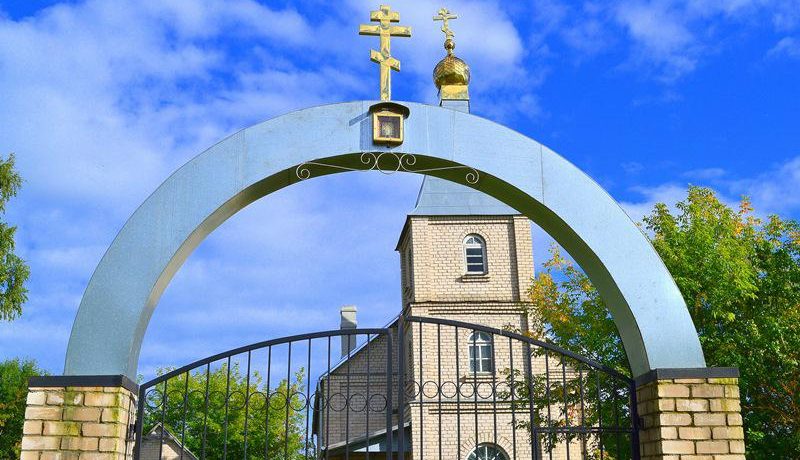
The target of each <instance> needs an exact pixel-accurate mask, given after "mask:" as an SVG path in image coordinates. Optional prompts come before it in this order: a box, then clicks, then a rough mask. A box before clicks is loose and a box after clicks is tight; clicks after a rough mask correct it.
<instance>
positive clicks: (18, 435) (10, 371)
mask: <svg viewBox="0 0 800 460" xmlns="http://www.w3.org/2000/svg"><path fill="white" fill-rule="evenodd" d="M42 373H43V372H42V371H41V370H40V369H38V368H37V367H36V363H34V362H33V361H20V360H19V359H10V360H6V361H3V362H0V458H19V455H20V443H21V442H22V424H23V423H24V422H25V405H26V400H27V396H28V379H29V378H30V377H33V376H36V375H42Z"/></svg>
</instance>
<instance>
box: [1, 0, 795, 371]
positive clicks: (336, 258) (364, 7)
mask: <svg viewBox="0 0 800 460" xmlns="http://www.w3.org/2000/svg"><path fill="white" fill-rule="evenodd" d="M391 5H392V6H393V7H394V8H395V9H397V10H399V11H400V13H401V19H402V21H401V23H403V24H407V25H411V26H412V27H413V37H412V38H411V39H398V40H395V41H394V42H393V52H394V54H395V55H396V56H397V57H398V58H399V59H400V60H401V61H402V66H403V71H402V72H401V73H400V74H395V76H394V79H393V80H394V84H395V86H394V96H395V98H397V99H400V100H413V101H422V102H427V103H435V102H436V90H435V88H434V86H433V84H432V82H431V78H430V73H431V70H432V68H433V66H434V65H435V63H436V62H437V60H438V59H440V58H441V56H442V55H443V50H442V48H441V43H442V37H441V33H440V32H439V30H438V25H437V24H435V23H433V22H432V21H431V16H432V15H433V14H434V13H435V11H436V10H437V9H438V7H439V6H441V5H439V3H438V2H432V1H427V0H426V1H414V2H412V1H395V2H392V3H391ZM446 6H448V7H449V8H450V9H451V10H453V11H455V12H456V13H458V14H459V15H460V16H461V18H460V19H458V20H457V21H454V22H453V28H454V29H455V31H456V42H457V49H456V53H457V54H458V55H459V56H460V57H462V58H464V59H465V60H466V61H467V62H469V63H470V65H471V67H472V75H473V84H472V85H471V94H472V97H473V100H472V107H473V112H474V113H477V114H478V115H481V116H484V117H488V118H491V119H494V120H496V121H499V122H501V123H504V124H507V125H509V126H511V127H512V128H514V129H516V130H518V131H521V132H522V133H524V134H526V135H528V136H530V137H533V138H534V139H536V140H538V141H540V142H542V143H544V144H546V145H548V146H549V147H551V148H553V149H554V150H555V151H557V152H559V153H560V154H562V155H564V156H565V157H566V158H568V159H569V160H571V161H572V162H574V163H575V164H577V165H578V166H579V167H581V168H582V169H584V170H585V171H586V172H587V173H588V174H589V175H591V176H592V177H594V178H595V179H596V180H598V181H599V182H600V183H601V184H602V185H603V186H604V187H605V188H606V189H607V190H608V191H609V192H610V193H611V194H612V195H613V196H614V197H615V198H616V199H617V200H619V201H621V202H622V203H623V205H624V206H625V208H626V210H627V211H628V212H629V213H630V214H631V216H633V217H634V218H639V217H641V216H642V215H643V214H644V213H646V212H647V210H649V209H650V208H651V207H652V205H653V204H654V203H655V202H657V201H665V202H668V203H674V202H675V201H676V200H678V199H680V198H681V197H682V196H683V195H684V193H685V188H686V186H687V184H689V183H692V184H701V185H709V186H712V187H714V188H715V189H717V190H718V191H719V192H720V194H721V195H722V196H723V198H724V199H725V200H727V201H729V202H734V201H735V200H736V199H737V198H738V197H739V196H741V195H742V194H747V195H750V196H751V197H752V199H753V201H754V204H755V206H756V208H757V210H758V211H759V212H761V213H771V212H776V213H780V214H782V215H785V216H790V217H798V216H800V191H799V190H798V189H800V84H798V82H799V81H800V1H797V0H784V1H770V0H699V1H692V2H683V1H674V0H662V1H626V0H614V1H608V2H561V1H558V0H546V1H537V0H534V1H531V2H500V1H462V0H452V1H449V2H448V3H447V5H446ZM375 7H377V3H370V2H364V1H343V2H322V1H305V2H291V1H277V2H269V3H268V2H261V3H259V2H256V1H253V0H230V1H225V2H222V1H212V0H180V1H178V0H174V1H163V0H142V1H137V2H108V1H99V0H95V1H72V2H60V3H59V2H47V1H29V0H28V1H2V2H0V106H2V112H0V152H3V153H4V154H5V153H8V152H15V153H16V155H17V160H18V165H19V169H20V172H21V173H22V175H23V176H24V178H25V184H24V189H23V190H22V193H21V194H20V195H19V196H18V197H17V198H16V199H15V201H14V202H13V203H12V206H11V208H10V210H9V212H8V215H7V219H8V220H10V221H12V222H14V223H16V224H17V225H18V226H19V230H18V245H19V250H20V252H21V254H22V255H23V257H25V259H26V260H27V261H28V262H29V263H30V265H31V269H32V273H33V274H32V278H31V282H30V301H29V302H28V304H27V305H26V307H25V311H24V314H23V316H22V317H21V318H20V319H18V320H16V321H15V322H12V323H3V324H0V358H5V357H13V356H23V357H30V358H35V359H36V360H38V361H39V362H40V364H41V365H42V366H43V367H44V368H46V369H48V370H50V371H51V372H55V373H58V372H60V371H61V370H62V366H63V358H64V350H65V348H66V343H67V339H68V337H69V331H70V327H71V324H72V319H73V317H74V315H75V312H76V310H77V306H78V303H79V301H80V296H81V294H82V292H83V289H84V287H85V285H86V282H87V280H88V278H89V276H90V275H91V273H92V270H93V269H94V267H95V265H96V264H97V262H98V260H99V259H100V257H101V256H102V253H103V251H104V250H105V248H106V247H107V246H108V244H109V243H110V242H111V240H112V239H113V237H114V235H115V234H116V232H117V231H118V230H119V228H120V227H121V226H122V225H123V224H124V222H125V220H126V219H127V217H128V216H129V215H130V214H131V213H132V212H133V210H134V209H135V207H136V206H137V205H138V204H139V203H140V202H141V201H142V200H143V199H144V198H146V197H147V195H148V194H149V193H150V192H151V191H152V190H153V189H154V188H155V187H156V186H158V184H159V183H160V182H161V181H163V180H164V179H165V178H166V177H167V176H168V175H169V174H170V172H171V171H173V170H174V169H175V168H177V167H178V166H180V165H181V164H183V163H184V162H186V161H187V160H188V159H190V158H191V157H193V156H194V155H196V154H198V153H199V152H201V151H202V150H203V149H205V148H206V147H208V146H209V145H211V144H212V143H214V142H216V141H217V140H219V139H221V138H222V137H224V136H227V135H228V134H230V133H233V132H235V131H237V130H239V129H241V128H244V127H246V126H249V125H252V124H254V123H257V122H259V121H262V120H265V119H267V118H270V117H273V116H276V115H279V114H282V113H285V112H287V111H289V110H293V109H298V108H302V107H307V106H312V105H317V104H322V103H329V102H337V101H343V100H354V99H373V98H375V97H377V68H376V67H375V65H374V64H372V63H370V62H369V59H368V56H369V49H370V48H371V47H372V48H374V47H375V46H376V43H375V41H376V39H374V38H367V37H359V36H358V35H357V26H358V24H359V23H360V22H366V20H367V18H368V14H369V13H368V12H369V11H370V10H371V9H375ZM419 183H420V177H418V176H412V175H395V176H383V175H374V174H361V173H354V174H349V175H337V176H333V177H327V178H322V179H317V180H314V181H309V182H305V183H302V184H299V185H297V186H295V187H292V188H290V189H285V190H282V191H280V192H278V193H276V194H274V195H270V196H269V197H268V198H266V199H264V200H261V201H259V202H257V203H255V204H254V205H252V206H250V207H249V208H247V209H245V210H244V211H242V212H241V213H240V214H238V215H236V216H234V218H232V219H231V220H230V221H228V222H227V223H226V224H224V225H223V226H222V227H221V228H220V229H219V230H218V231H216V232H215V233H214V234H212V235H211V236H210V237H209V238H208V240H206V241H205V242H204V243H203V244H202V245H201V246H200V248H198V250H197V251H196V252H195V253H194V254H193V255H192V256H191V257H190V259H189V260H188V261H187V263H186V264H185V265H184V267H183V268H182V269H181V271H180V272H179V273H178V275H177V276H176V278H175V279H174V281H173V282H172V285H171V286H170V287H169V288H168V289H167V291H166V292H165V294H164V296H163V298H162V300H161V303H160V305H159V308H158V309H157V310H156V313H155V314H154V316H153V319H152V322H151V324H150V328H149V330H148V333H147V337H146V339H145V343H144V348H143V352H142V356H141V361H140V369H141V371H142V372H144V373H145V374H150V373H152V371H153V369H155V368H156V367H158V366H164V365H175V364H183V363H186V362H189V361H190V360H193V359H196V358H200V357H204V356H206V355H208V354H211V353H212V352H216V351H221V350H225V349H228V348H232V347H234V346H237V345H242V344H245V343H251V342H255V341H257V340H262V339H265V338H270V337H275V336H283V335H288V334H290V333H294V332H304V331H309V330H320V329H329V328H334V327H336V326H337V323H338V308H339V306H341V305H343V304H351V303H352V304H356V305H358V306H359V308H360V309H359V316H360V323H361V324H363V325H369V326H376V325H381V324H382V323H384V322H385V321H386V320H388V319H389V318H390V317H391V316H392V315H394V314H395V313H396V312H397V311H398V309H399V298H400V295H399V294H400V289H399V282H398V278H399V270H398V265H399V264H398V257H397V255H396V254H395V253H394V252H393V249H394V244H395V242H396V239H397V236H398V234H399V231H400V229H401V226H402V223H403V220H404V217H405V214H406V212H408V211H409V210H411V209H412V207H413V204H414V199H415V198H416V192H417V189H418V187H419ZM545 241H546V240H545V238H538V239H537V244H536V249H535V250H536V255H535V256H536V259H537V261H538V262H541V260H542V259H543V254H542V253H543V252H544V250H543V248H545V247H546V244H545Z"/></svg>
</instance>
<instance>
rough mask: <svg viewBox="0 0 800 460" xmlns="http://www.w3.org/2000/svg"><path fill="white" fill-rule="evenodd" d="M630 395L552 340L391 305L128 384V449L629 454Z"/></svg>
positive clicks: (281, 454)
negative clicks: (349, 321)
mask: <svg viewBox="0 0 800 460" xmlns="http://www.w3.org/2000/svg"><path fill="white" fill-rule="evenodd" d="M477 337H489V340H490V342H491V343H492V348H491V352H492V354H493V356H492V360H493V363H494V365H493V368H492V370H491V372H478V369H477V368H475V367H471V366H470V359H469V357H470V356H469V350H470V347H471V346H474V345H475V344H474V343H472V344H471V343H470V341H471V340H472V341H473V342H474V341H476V340H477ZM341 344H347V345H346V346H344V347H340V346H339V345H341ZM635 398H636V394H635V387H634V382H633V380H631V379H630V378H629V377H627V376H625V375H623V374H621V373H619V372H617V371H615V370H613V369H610V368H607V367H605V366H603V365H602V364H600V363H597V362H595V361H593V360H591V359H587V358H585V357H581V356H578V355H576V354H574V353H571V352H569V351H567V350H564V349H562V348H559V347H557V346H554V345H553V344H550V343H546V342H541V341H538V340H535V339H533V338H531V337H529V336H527V335H524V334H520V333H517V332H513V331H508V330H499V329H494V328H490V327H486V326H481V325H476V324H469V323H463V322H458V321H452V320H446V319H440V318H431V317H413V316H401V317H399V318H397V319H396V320H395V321H393V322H392V323H391V324H390V325H388V326H387V327H384V328H371V329H349V330H347V329H346V330H334V331H325V332H316V333H311V334H303V335H294V336H290V337H284V338H280V339H274V340H268V341H264V342H260V343H256V344H252V345H249V346H245V347H240V348H236V349H233V350H230V351H227V352H224V353H219V354H216V355H214V356H210V357H208V358H205V359H202V360H199V361H196V362H194V363H192V364H189V365H186V366H183V367H181V368H179V369H175V370H172V371H169V372H166V373H164V374H163V375H160V376H158V377H156V378H154V379H153V380H150V381H148V382H146V383H144V384H142V385H141V387H140V390H139V400H138V412H137V414H138V415H137V420H136V423H135V425H134V426H133V427H132V433H133V436H132V437H131V440H130V441H131V442H130V443H129V449H130V450H132V451H133V454H134V459H137V460H149V459H161V458H170V459H172V458H181V459H187V460H188V459H194V458H198V459H212V458H213V459H216V458H248V459H249V458H261V459H268V458H275V459H278V458H280V459H297V460H299V459H325V460H337V459H346V460H350V459H351V458H352V459H353V460H355V459H369V458H370V457H372V458H374V459H376V460H377V459H393V458H397V459H400V458H414V459H425V458H430V459H445V458H447V459H453V458H457V459H467V458H473V457H474V456H475V455H478V457H476V458H484V457H480V455H482V454H481V448H482V447H486V446H493V448H495V449H497V452H501V453H503V454H504V455H505V457H503V458H507V459H509V460H511V459H514V460H516V459H548V460H555V459H589V458H591V459H614V460H619V459H625V458H631V459H638V458H639V451H638V438H637V432H638V422H637V419H638V417H637V414H636V399H635ZM484 450H485V451H486V452H484V453H486V454H487V455H488V454H491V452H489V451H488V450H486V449H484ZM476 452H477V454H476ZM492 452H494V451H492ZM487 458H489V457H487Z"/></svg>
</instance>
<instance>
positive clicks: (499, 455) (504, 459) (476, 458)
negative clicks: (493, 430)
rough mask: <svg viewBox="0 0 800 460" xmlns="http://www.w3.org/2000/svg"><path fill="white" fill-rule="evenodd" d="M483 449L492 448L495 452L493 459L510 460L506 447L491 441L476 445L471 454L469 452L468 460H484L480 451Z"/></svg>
mask: <svg viewBox="0 0 800 460" xmlns="http://www.w3.org/2000/svg"><path fill="white" fill-rule="evenodd" d="M481 449H484V450H487V451H488V449H492V450H493V451H494V452H496V453H495V455H494V458H493V459H492V460H508V454H507V453H506V451H505V449H503V448H502V447H500V446H499V445H497V444H494V443H491V442H482V443H480V444H478V445H477V446H475V449H473V450H472V452H470V453H469V454H467V459H466V460H483V459H482V458H481V457H480V453H479V451H480V450H481Z"/></svg>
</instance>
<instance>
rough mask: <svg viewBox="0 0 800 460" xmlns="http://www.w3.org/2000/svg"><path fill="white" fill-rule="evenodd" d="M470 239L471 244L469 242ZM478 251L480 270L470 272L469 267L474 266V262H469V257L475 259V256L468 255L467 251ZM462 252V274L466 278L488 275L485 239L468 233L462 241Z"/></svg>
mask: <svg viewBox="0 0 800 460" xmlns="http://www.w3.org/2000/svg"><path fill="white" fill-rule="evenodd" d="M470 239H472V240H473V242H470ZM470 249H472V250H474V249H480V258H481V269H480V271H477V270H475V271H472V270H470V265H473V266H474V265H475V262H470V257H476V255H475V254H470V253H469V250H470ZM462 251H463V253H464V273H465V274H466V275H467V276H480V275H486V274H488V273H489V258H488V254H487V250H486V239H485V238H483V237H482V236H481V235H478V234H477V233H470V234H469V235H467V236H465V237H464V239H463V240H462Z"/></svg>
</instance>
